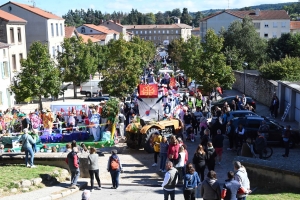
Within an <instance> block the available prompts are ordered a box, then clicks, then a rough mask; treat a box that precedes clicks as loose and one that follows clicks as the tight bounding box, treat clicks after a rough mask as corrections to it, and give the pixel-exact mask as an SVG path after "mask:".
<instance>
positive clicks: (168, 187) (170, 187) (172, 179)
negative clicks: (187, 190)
mask: <svg viewBox="0 0 300 200" xmlns="http://www.w3.org/2000/svg"><path fill="white" fill-rule="evenodd" d="M166 169H167V172H166V174H165V178H164V182H163V183H162V185H161V186H162V187H163V189H164V199H166V200H168V199H169V195H170V197H171V200H175V186H176V184H177V181H178V171H177V169H176V168H174V167H173V163H172V162H171V161H167V163H166Z"/></svg>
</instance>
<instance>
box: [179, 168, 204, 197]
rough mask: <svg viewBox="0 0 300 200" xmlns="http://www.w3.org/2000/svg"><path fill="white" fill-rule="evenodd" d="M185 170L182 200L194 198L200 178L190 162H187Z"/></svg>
mask: <svg viewBox="0 0 300 200" xmlns="http://www.w3.org/2000/svg"><path fill="white" fill-rule="evenodd" d="M185 170H186V171H185V175H184V187H183V196H184V200H195V199H196V197H195V192H196V188H197V187H198V185H199V184H200V178H199V175H198V173H197V172H196V171H195V168H194V166H193V164H192V163H188V164H187V165H186V169H185Z"/></svg>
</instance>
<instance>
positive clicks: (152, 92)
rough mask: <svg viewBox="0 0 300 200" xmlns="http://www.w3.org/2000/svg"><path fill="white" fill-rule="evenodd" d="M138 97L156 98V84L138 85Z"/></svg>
mask: <svg viewBox="0 0 300 200" xmlns="http://www.w3.org/2000/svg"><path fill="white" fill-rule="evenodd" d="M139 97H141V98H157V97H158V86H157V84H150V85H148V84H147V85H145V84H140V85H139Z"/></svg>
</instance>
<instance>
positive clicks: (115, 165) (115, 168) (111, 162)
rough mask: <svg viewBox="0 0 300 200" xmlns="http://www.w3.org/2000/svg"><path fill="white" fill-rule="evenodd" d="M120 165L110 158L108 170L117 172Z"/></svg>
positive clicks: (116, 160)
mask: <svg viewBox="0 0 300 200" xmlns="http://www.w3.org/2000/svg"><path fill="white" fill-rule="evenodd" d="M119 167H120V165H119V161H118V159H114V158H113V157H111V159H110V168H111V169H112V170H117V169H119Z"/></svg>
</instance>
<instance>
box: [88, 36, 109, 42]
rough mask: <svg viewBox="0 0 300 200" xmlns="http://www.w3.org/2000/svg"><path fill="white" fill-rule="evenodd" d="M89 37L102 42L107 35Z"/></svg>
mask: <svg viewBox="0 0 300 200" xmlns="http://www.w3.org/2000/svg"><path fill="white" fill-rule="evenodd" d="M89 36H90V37H93V38H96V39H98V40H101V41H104V40H105V39H106V36H107V34H102V35H89Z"/></svg>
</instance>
